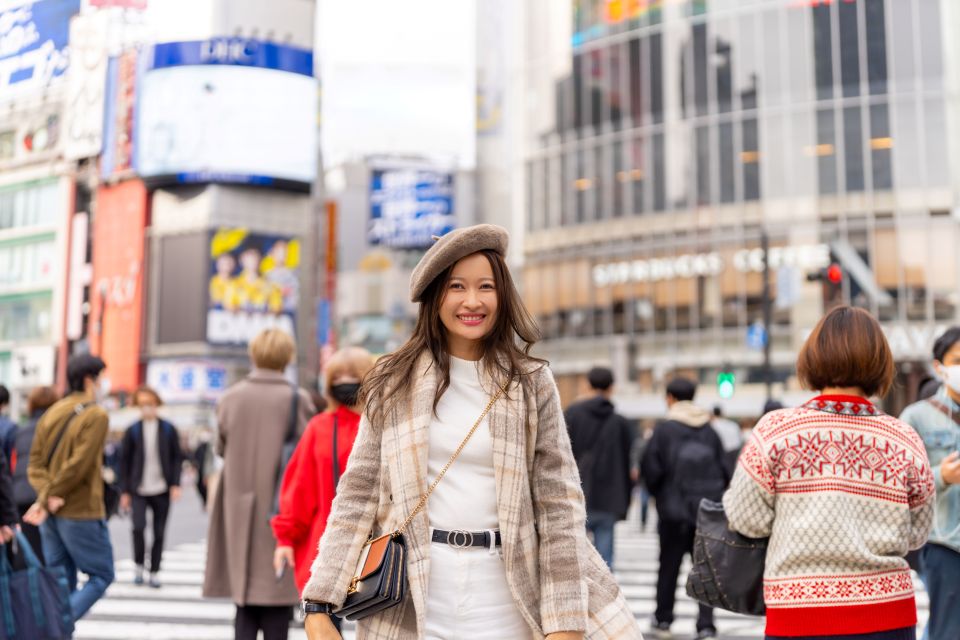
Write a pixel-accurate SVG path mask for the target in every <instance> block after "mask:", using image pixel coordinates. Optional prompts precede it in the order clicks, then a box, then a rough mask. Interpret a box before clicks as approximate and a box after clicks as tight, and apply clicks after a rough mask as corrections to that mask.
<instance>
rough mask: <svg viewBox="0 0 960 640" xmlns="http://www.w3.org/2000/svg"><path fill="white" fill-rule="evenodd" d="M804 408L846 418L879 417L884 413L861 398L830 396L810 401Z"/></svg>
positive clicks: (818, 397)
mask: <svg viewBox="0 0 960 640" xmlns="http://www.w3.org/2000/svg"><path fill="white" fill-rule="evenodd" d="M803 407H804V408H805V409H812V410H814V411H822V412H824V413H833V414H836V415H844V416H879V415H883V411H881V410H880V409H878V408H877V407H876V406H875V405H874V404H873V403H872V402H870V401H869V400H867V399H866V398H863V397H861V396H843V395H828V396H817V397H816V398H812V399H810V400H808V401H807V402H806V403H805V404H804V405H803Z"/></svg>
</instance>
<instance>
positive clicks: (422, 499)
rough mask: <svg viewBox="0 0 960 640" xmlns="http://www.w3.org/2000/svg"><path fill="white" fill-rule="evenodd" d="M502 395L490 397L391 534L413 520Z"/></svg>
mask: <svg viewBox="0 0 960 640" xmlns="http://www.w3.org/2000/svg"><path fill="white" fill-rule="evenodd" d="M502 395H503V389H502V388H501V389H500V390H498V391H497V393H496V395H494V396H493V397H492V398H490V402H488V403H487V406H486V408H485V409H484V410H483V413H481V414H480V417H479V418H477V421H476V422H475V423H474V424H473V427H472V428H471V429H470V433H468V434H467V436H466V437H465V438H464V439H463V442H461V443H460V446H459V447H457V450H456V451H454V452H453V455H452V456H450V460H448V461H447V464H445V465H444V467H443V469H441V470H440V473H438V474H437V478H436V480H434V481H433V484H431V485H430V487H429V488H428V489H427V492H426V493H424V494H423V495H422V496H421V497H420V502H418V503H417V506H416V507H414V508H413V511H412V512H411V513H410V515H409V516H407V519H406V520H404V521H403V524H402V525H400V527H399V528H398V529H397V530H396V531H394V532H393V536H394V537H397V536H398V535H400V534H402V533H403V532H404V531H405V530H406V528H407V527H408V526H410V523H411V522H413V519H414V518H416V517H417V514H418V513H420V511H422V510H423V507H424V506H426V504H427V500H429V499H430V494H431V493H433V490H434V489H436V488H437V485H438V484H440V480H442V479H443V476H444V475H445V474H446V473H447V469H449V468H450V465H452V464H453V463H454V461H455V460H456V459H457V458H458V457H459V456H460V453H461V452H463V448H464V447H466V446H467V442H469V441H470V438H471V437H473V434H474V433H475V432H476V430H477V429H478V428H479V427H480V423H481V422H483V419H484V418H485V417H486V416H487V413H489V412H490V409H491V408H493V405H494V403H495V402H496V401H497V400H499V399H500V396H502Z"/></svg>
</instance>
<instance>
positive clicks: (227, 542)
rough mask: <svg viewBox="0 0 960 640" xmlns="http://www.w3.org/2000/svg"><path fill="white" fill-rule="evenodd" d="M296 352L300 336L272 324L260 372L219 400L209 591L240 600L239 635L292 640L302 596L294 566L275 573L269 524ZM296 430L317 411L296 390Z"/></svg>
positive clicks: (263, 337)
mask: <svg viewBox="0 0 960 640" xmlns="http://www.w3.org/2000/svg"><path fill="white" fill-rule="evenodd" d="M294 353H295V346H294V343H293V339H292V338H291V337H290V336H289V335H287V334H285V333H283V332H282V331H279V330H276V329H267V330H265V331H263V332H262V333H260V334H259V335H258V336H257V337H256V338H254V340H253V341H252V342H251V343H250V356H251V358H252V360H253V364H254V370H253V372H252V373H251V374H250V375H249V376H248V377H247V378H246V379H244V380H241V381H240V382H238V383H237V384H235V385H233V386H232V387H231V388H230V389H229V390H228V391H227V392H226V393H225V394H224V396H223V398H222V399H221V400H220V402H219V404H218V405H217V423H218V428H219V433H218V437H217V440H216V451H217V454H218V455H221V456H223V458H224V464H223V471H222V475H221V478H220V483H219V486H218V489H217V491H216V494H215V496H214V498H213V505H212V507H211V509H210V529H209V532H208V535H207V567H206V574H205V576H204V583H203V595H204V597H207V598H230V599H232V600H233V602H234V603H235V604H236V605H237V621H236V636H235V637H236V639H237V640H247V639H249V640H254V639H255V638H256V637H257V633H258V631H260V630H262V631H263V632H264V640H285V639H286V637H287V628H288V625H289V621H290V614H291V612H292V608H293V605H295V604H296V602H297V600H298V594H297V589H296V586H295V585H294V582H293V571H292V569H291V570H290V571H287V572H286V574H285V575H283V576H282V577H281V578H280V579H279V580H278V579H277V576H276V574H275V572H274V570H273V549H274V547H275V546H276V540H275V539H274V537H273V532H272V530H271V529H270V516H271V508H272V504H273V496H274V492H275V489H276V480H277V469H278V467H279V464H280V458H281V453H282V449H283V443H284V438H285V436H286V431H287V425H288V420H289V415H290V410H291V407H292V402H291V401H292V393H293V388H291V385H290V383H289V382H288V381H287V380H286V379H285V378H284V376H283V370H284V369H285V368H286V366H287V365H288V364H289V363H290V362H291V361H292V359H293V355H294ZM297 393H299V399H298V401H297V414H298V415H297V433H298V434H299V433H302V432H303V430H304V428H305V427H306V424H307V422H308V421H309V420H310V418H311V416H313V414H314V412H315V411H314V407H313V402H312V401H311V399H310V396H309V394H307V392H306V391H304V390H303V389H297Z"/></svg>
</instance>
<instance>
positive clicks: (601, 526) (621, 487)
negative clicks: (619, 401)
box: [564, 367, 633, 569]
mask: <svg viewBox="0 0 960 640" xmlns="http://www.w3.org/2000/svg"><path fill="white" fill-rule="evenodd" d="M587 380H588V381H589V382H590V387H591V388H592V389H593V391H594V395H593V396H592V397H590V398H587V399H586V400H581V401H580V402H576V403H574V404H572V405H570V407H568V408H567V411H566V413H565V414H564V417H565V418H566V421H567V429H568V430H569V432H570V444H571V446H572V447H573V456H574V458H576V460H577V468H578V469H579V471H580V482H581V483H582V484H583V494H584V497H585V498H586V502H587V530H588V531H590V532H591V533H592V534H593V544H594V546H596V548H597V551H598V552H599V553H600V557H602V558H603V560H604V562H606V563H607V566H608V567H610V568H611V569H613V528H614V525H616V523H617V522H618V521H619V520H625V519H626V517H627V510H628V509H629V508H630V493H631V490H632V488H633V482H632V481H631V479H630V450H631V448H632V446H633V429H631V428H630V424H629V423H628V422H627V420H626V419H625V418H623V417H622V416H619V415H617V414H616V413H614V410H613V403H612V402H611V401H610V397H611V396H612V395H613V373H612V372H611V371H610V369H606V368H603V367H594V368H593V369H591V370H590V372H589V373H588V374H587Z"/></svg>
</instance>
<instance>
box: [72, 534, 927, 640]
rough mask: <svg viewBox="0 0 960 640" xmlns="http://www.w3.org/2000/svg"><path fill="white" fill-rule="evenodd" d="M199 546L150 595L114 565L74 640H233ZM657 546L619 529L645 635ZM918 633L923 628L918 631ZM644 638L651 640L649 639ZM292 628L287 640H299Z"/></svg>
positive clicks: (623, 570) (749, 635) (623, 575)
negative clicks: (111, 578)
mask: <svg viewBox="0 0 960 640" xmlns="http://www.w3.org/2000/svg"><path fill="white" fill-rule="evenodd" d="M204 553H205V545H204V544H203V543H193V544H185V545H180V546H178V547H176V548H174V549H170V550H168V551H166V552H165V553H164V558H163V562H164V568H163V570H162V571H161V572H160V579H161V582H162V583H163V586H162V587H161V588H160V589H151V588H150V587H145V586H135V585H134V584H133V569H134V567H133V562H132V561H130V560H123V561H120V562H118V563H117V581H116V582H115V583H114V584H113V585H111V587H110V589H109V590H108V591H107V596H106V597H105V598H104V599H102V600H101V601H100V602H98V603H97V604H96V605H95V606H94V608H93V609H92V610H91V611H90V613H89V614H87V616H86V617H85V618H84V619H83V620H81V621H80V622H79V623H78V624H77V630H76V634H75V636H74V637H75V638H77V639H78V640H133V639H137V640H232V638H233V617H234V611H235V609H234V606H233V604H232V603H230V602H229V601H226V600H207V599H204V598H203V597H202V596H201V585H202V583H203V569H204ZM657 556H658V541H657V536H656V533H655V525H651V526H650V527H648V529H647V531H646V532H641V531H640V530H639V527H638V526H637V524H636V520H635V519H631V520H629V521H627V522H621V523H620V524H619V525H618V526H617V550H616V560H615V563H616V571H615V572H614V573H615V575H616V577H617V581H618V582H619V583H620V585H621V587H622V588H623V592H624V595H625V596H626V598H627V600H628V602H629V603H630V607H631V608H632V609H633V612H634V614H635V615H636V616H637V619H638V620H639V621H640V626H641V628H642V629H643V631H644V633H645V634H646V633H647V630H648V629H649V619H650V616H651V614H652V613H653V611H654V609H655V608H656V583H657ZM688 567H689V562H686V563H684V567H683V571H682V573H681V577H680V581H679V583H678V595H677V605H676V610H675V616H676V620H675V622H674V625H673V632H674V638H677V639H678V640H683V639H688V638H692V637H693V635H694V632H695V628H694V627H695V620H696V616H697V606H696V604H695V603H694V602H693V601H691V600H690V599H689V598H687V596H686V594H685V593H683V589H684V587H683V585H684V584H685V581H686V571H687V569H688ZM917 586H918V596H917V602H918V605H919V615H920V619H921V623H924V622H925V621H926V618H927V615H928V611H927V597H926V594H925V593H923V591H922V589H923V587H922V585H921V584H920V583H919V581H917ZM716 620H717V626H718V628H719V630H720V633H721V637H722V638H725V639H726V640H748V639H749V640H756V639H758V638H763V620H762V619H760V618H751V617H747V616H740V615H736V614H733V613H729V612H726V611H719V610H718V611H717V612H716ZM353 626H354V625H353V624H352V623H349V622H348V623H346V627H347V628H346V630H345V632H344V639H345V640H354V638H355V634H354V631H353ZM921 628H922V627H921ZM648 637H650V636H649V635H648ZM305 638H306V634H305V633H304V631H303V629H302V628H301V627H299V626H296V627H294V628H292V629H291V632H290V640H304V639H305Z"/></svg>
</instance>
